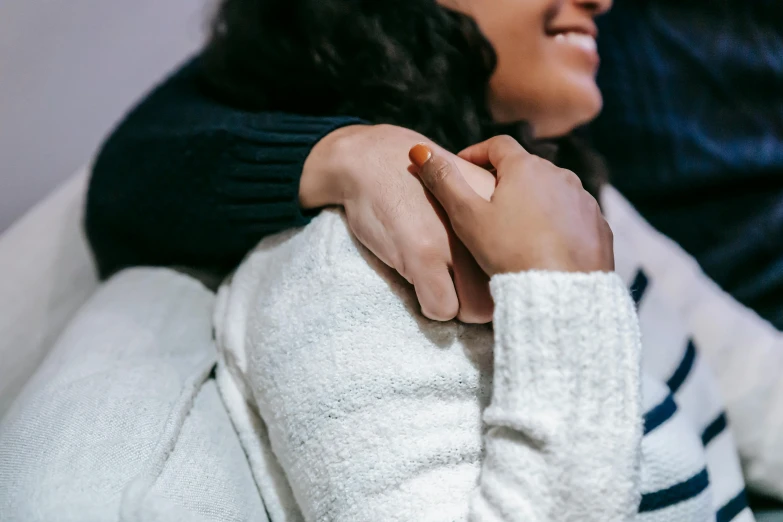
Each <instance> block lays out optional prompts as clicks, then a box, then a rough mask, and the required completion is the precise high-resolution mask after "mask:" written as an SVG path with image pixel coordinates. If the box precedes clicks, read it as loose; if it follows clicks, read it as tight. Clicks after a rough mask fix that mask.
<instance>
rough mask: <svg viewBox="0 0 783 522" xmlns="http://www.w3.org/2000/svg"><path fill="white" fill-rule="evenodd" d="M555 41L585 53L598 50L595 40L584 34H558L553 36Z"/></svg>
mask: <svg viewBox="0 0 783 522" xmlns="http://www.w3.org/2000/svg"><path fill="white" fill-rule="evenodd" d="M555 41H557V42H563V43H568V44H571V45H575V46H577V47H579V48H580V49H584V50H585V51H591V52H594V51H596V50H597V49H598V46H597V45H596V43H595V38H593V37H592V36H590V35H589V34H584V33H558V34H556V35H555Z"/></svg>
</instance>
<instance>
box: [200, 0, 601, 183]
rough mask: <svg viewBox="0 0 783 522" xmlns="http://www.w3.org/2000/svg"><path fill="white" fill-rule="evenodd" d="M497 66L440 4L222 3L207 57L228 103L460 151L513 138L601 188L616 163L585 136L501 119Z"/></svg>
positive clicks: (479, 39) (424, 0)
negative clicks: (493, 99) (608, 164)
mask: <svg viewBox="0 0 783 522" xmlns="http://www.w3.org/2000/svg"><path fill="white" fill-rule="evenodd" d="M495 63H496V57H495V52H494V50H493V48H492V45H491V44H490V43H489V41H488V40H487V39H486V38H485V37H484V35H483V34H482V33H481V31H480V30H479V28H478V26H477V25H476V23H475V22H474V21H473V20H472V19H471V18H470V17H468V16H465V15H463V14H460V13H457V12H455V11H452V10H449V9H447V8H444V7H443V6H441V5H439V4H438V3H437V2H436V0H223V1H222V3H221V4H220V6H219V8H218V12H217V15H216V17H215V19H214V22H213V25H212V36H211V39H210V41H209V43H208V44H207V47H206V49H205V52H204V54H203V64H204V74H205V76H206V78H207V80H208V83H209V85H211V86H212V87H213V88H214V89H215V92H216V93H217V94H218V95H219V96H221V97H222V98H223V100H224V101H225V102H226V103H229V104H232V105H235V106H239V107H242V108H244V109H247V110H253V111H258V110H273V111H283V112H292V113H299V114H308V115H316V116H317V115H350V116H356V117H359V118H362V119H365V120H367V121H368V122H372V123H389V124H393V125H398V126H402V127H406V128H409V129H412V130H415V131H417V132H419V133H421V134H423V135H425V136H427V137H429V138H431V139H432V140H434V141H435V142H437V143H439V144H440V145H441V146H443V147H444V148H446V149H448V150H450V151H452V152H456V151H459V150H461V149H463V148H465V147H467V146H469V145H472V144H474V143H477V142H480V141H483V140H485V139H487V138H490V137H492V136H495V135H498V134H511V135H513V136H514V137H515V138H517V139H518V140H519V141H520V142H521V143H522V144H523V145H524V146H525V147H526V148H527V149H528V150H530V151H531V152H533V153H536V154H538V155H541V156H544V157H547V158H548V159H550V160H552V161H554V162H555V163H556V164H558V165H560V166H561V167H564V168H568V169H569V170H573V171H574V172H576V173H577V174H578V175H579V176H580V178H582V182H583V184H584V185H585V188H587V189H588V190H589V191H590V192H591V193H593V194H594V195H596V194H597V193H598V190H599V187H600V185H601V184H602V183H603V181H604V179H605V176H604V172H605V169H604V168H603V163H602V162H601V161H600V160H599V159H598V158H597V156H596V155H595V154H593V153H592V151H590V150H589V149H588V148H587V147H585V146H584V145H582V144H581V143H580V142H578V141H577V140H575V139H574V138H571V137H569V138H564V139H560V140H555V141H554V142H552V141H550V142H546V143H542V142H535V141H533V140H532V138H531V135H530V132H529V126H527V125H526V124H525V123H524V122H520V123H518V124H514V125H503V126H500V125H497V124H495V123H494V122H493V121H492V118H491V115H490V113H489V108H488V102H487V99H488V89H489V79H490V76H491V75H492V72H493V71H494V69H495Z"/></svg>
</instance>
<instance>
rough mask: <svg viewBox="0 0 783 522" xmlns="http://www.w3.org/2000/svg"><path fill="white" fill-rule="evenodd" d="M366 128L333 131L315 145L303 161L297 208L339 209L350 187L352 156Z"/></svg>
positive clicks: (363, 126) (355, 127)
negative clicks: (334, 206) (357, 141)
mask: <svg viewBox="0 0 783 522" xmlns="http://www.w3.org/2000/svg"><path fill="white" fill-rule="evenodd" d="M368 128H369V126H367V125H349V126H347V127H341V128H339V129H337V130H334V131H332V132H330V133H329V134H327V135H326V136H324V137H323V138H322V139H321V140H320V141H319V142H318V143H316V144H315V146H314V147H313V149H312V151H310V154H309V155H308V156H307V159H306V160H305V163H304V167H303V169H302V179H301V181H300V183H299V204H300V205H301V206H302V208H306V209H312V208H320V207H325V206H329V205H342V204H343V203H344V202H345V199H346V194H347V193H348V192H349V191H350V186H351V183H350V181H351V179H352V177H351V173H352V170H351V161H350V158H351V155H352V152H353V153H355V151H356V140H357V139H358V137H359V136H360V135H361V134H362V133H363V132H364V131H366V130H367V129H368Z"/></svg>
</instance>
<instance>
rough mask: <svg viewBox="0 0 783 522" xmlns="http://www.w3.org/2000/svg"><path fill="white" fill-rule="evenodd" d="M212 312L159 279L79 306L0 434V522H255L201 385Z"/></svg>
mask: <svg viewBox="0 0 783 522" xmlns="http://www.w3.org/2000/svg"><path fill="white" fill-rule="evenodd" d="M213 302H214V295H213V294H212V293H211V292H209V291H207V290H206V289H205V288H204V287H203V286H202V285H201V284H200V283H198V282H196V281H195V280H193V279H190V278H188V277H186V276H183V275H181V274H178V273H176V272H173V271H169V270H163V269H133V270H129V271H126V272H123V273H121V274H119V275H118V276H116V277H115V278H113V279H112V280H111V281H109V282H108V283H107V284H106V285H105V286H103V287H102V288H101V289H100V290H99V291H98V292H97V293H96V294H95V295H94V296H93V297H92V298H91V299H90V300H89V301H88V302H87V304H86V305H85V306H84V307H83V308H82V309H81V310H80V311H79V313H78V314H77V315H76V317H75V319H74V320H73V322H72V323H71V324H70V325H69V326H68V328H67V329H66V330H65V331H64V333H63V335H62V337H61V338H60V339H59V341H58V342H57V343H56V345H55V346H54V347H53V349H52V351H51V353H50V354H49V355H48V357H47V358H46V360H45V361H44V362H43V364H42V365H41V367H40V368H39V369H38V371H37V372H36V374H35V375H34V376H33V378H32V379H31V380H30V382H29V383H28V384H27V386H26V387H25V389H24V390H23V392H22V393H21V394H20V395H19V397H18V398H17V400H16V402H15V403H14V404H13V406H12V407H11V409H10V410H9V412H8V414H7V416H6V417H5V418H4V419H3V421H2V424H0V520H2V521H4V522H5V521H19V522H37V521H42V522H43V521H46V522H56V521H64V522H65V521H74V522H76V521H79V522H91V521H96V522H98V521H100V522H105V521H108V520H118V519H119V520H125V521H145V522H147V521H161V522H163V521H166V522H177V521H244V520H254V521H265V520H267V518H266V515H265V510H264V506H263V503H262V501H261V499H260V496H259V494H258V490H257V487H256V485H255V482H254V481H253V478H252V475H251V472H250V469H249V466H248V464H247V459H246V458H245V455H244V453H243V451H242V448H241V446H240V444H239V441H238V438H237V436H236V433H235V431H234V430H233V427H232V425H231V423H230V420H229V418H228V415H227V414H226V411H225V409H224V408H223V404H222V402H221V400H220V397H219V395H218V393H217V388H216V386H215V383H214V380H213V379H212V376H211V372H212V369H213V367H214V363H215V357H216V353H215V348H214V345H213V343H212V335H211V325H212V321H211V315H212V308H213Z"/></svg>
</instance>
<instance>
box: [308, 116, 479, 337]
mask: <svg viewBox="0 0 783 522" xmlns="http://www.w3.org/2000/svg"><path fill="white" fill-rule="evenodd" d="M416 142H425V143H428V144H430V145H431V146H434V145H433V144H432V143H431V142H430V141H429V140H428V139H427V138H425V137H424V136H422V135H420V134H418V133H416V132H413V131H410V130H407V129H403V128H400V127H394V126H391V125H375V126H352V127H345V128H343V129H339V130H337V131H335V132H333V133H332V134H330V135H328V136H326V137H325V138H324V139H323V140H321V142H319V144H318V145H316V147H315V148H314V149H313V151H312V153H311V154H310V156H309V157H308V159H307V161H306V162H305V165H304V171H303V174H302V182H301V186H300V202H301V204H302V206H303V207H305V208H318V207H322V206H327V205H342V206H343V207H344V208H345V214H346V217H347V220H348V224H349V225H350V227H351V231H352V232H353V233H354V235H355V236H356V237H357V239H358V240H359V241H360V242H361V243H362V244H364V245H365V246H366V247H367V248H368V249H369V250H370V251H372V252H373V254H375V255H376V256H377V257H378V258H379V259H381V260H382V261H383V262H384V263H386V264H387V265H389V266H391V267H392V268H394V269H395V270H397V271H398V272H399V273H400V274H401V275H402V276H403V277H404V278H405V279H407V280H408V281H409V282H410V283H411V284H413V285H414V287H415V289H416V295H417V297H418V299H419V303H420V305H421V310H422V313H423V314H424V315H425V316H427V317H429V318H431V319H436V320H441V321H446V320H450V319H453V318H454V317H455V316H456V317H457V318H458V319H460V320H461V321H464V322H470V323H486V322H489V321H491V320H492V311H493V305H492V298H491V296H490V293H489V284H488V282H489V278H488V276H487V275H486V274H485V273H484V272H483V271H482V270H481V269H480V268H479V266H478V265H477V264H476V261H475V260H474V259H473V256H472V255H470V253H469V252H468V251H467V249H466V248H465V246H464V245H463V244H462V243H461V242H460V241H459V240H458V239H457V238H456V236H455V235H454V233H453V231H452V230H451V227H450V225H449V221H448V218H447V217H446V216H445V215H444V214H443V212H442V209H441V208H440V205H438V204H437V203H435V202H434V200H432V198H431V195H430V194H429V193H428V192H427V190H426V189H425V188H424V187H423V186H422V184H421V182H420V181H419V180H418V179H417V177H416V176H415V175H413V174H411V172H410V171H409V166H410V164H409V163H408V161H407V159H406V153H407V151H408V149H409V148H410V144H411V143H416ZM441 155H442V156H443V157H448V158H449V160H450V161H452V162H455V163H459V164H460V168H461V169H462V172H463V175H464V180H466V182H467V183H469V184H470V185H471V187H472V190H475V192H477V193H479V194H481V195H482V196H483V197H484V198H486V199H487V200H489V198H490V196H491V195H492V191H493V190H494V187H495V178H494V176H492V174H490V173H489V172H487V171H486V170H484V169H481V168H479V167H476V166H475V165H471V164H469V163H468V162H466V161H464V160H461V159H460V158H458V157H457V156H454V155H452V154H450V153H448V152H446V151H442V152H441Z"/></svg>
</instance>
